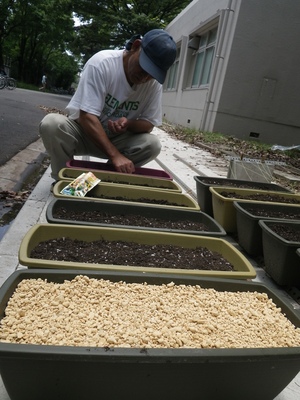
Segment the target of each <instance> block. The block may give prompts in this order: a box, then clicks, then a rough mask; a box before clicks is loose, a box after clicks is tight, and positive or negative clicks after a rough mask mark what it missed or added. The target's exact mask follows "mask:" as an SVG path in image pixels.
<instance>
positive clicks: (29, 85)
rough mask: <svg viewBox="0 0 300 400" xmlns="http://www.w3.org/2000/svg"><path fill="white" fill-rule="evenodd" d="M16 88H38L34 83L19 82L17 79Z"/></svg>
mask: <svg viewBox="0 0 300 400" xmlns="http://www.w3.org/2000/svg"><path fill="white" fill-rule="evenodd" d="M17 88H20V89H27V90H35V91H38V90H39V88H38V87H37V86H35V85H32V84H30V83H24V82H19V81H17Z"/></svg>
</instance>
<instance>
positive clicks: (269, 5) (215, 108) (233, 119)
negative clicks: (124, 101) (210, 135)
mask: <svg viewBox="0 0 300 400" xmlns="http://www.w3.org/2000/svg"><path fill="white" fill-rule="evenodd" d="M215 18H217V19H219V31H218V39H217V44H216V51H215V56H216V57H215V59H214V64H213V70H212V75H211V79H210V84H209V85H208V86H204V87H200V88H197V89H189V90H188V89H184V79H185V74H186V70H187V68H188V65H186V57H187V54H188V50H187V43H188V39H189V35H191V34H192V33H193V32H194V31H195V30H197V29H198V28H199V27H201V26H202V25H206V23H208V24H209V21H210V20H212V19H215ZM299 20H300V2H298V1H295V0H263V1H261V0H232V1H230V0H229V1H228V0H214V1H213V2H212V1H210V0H196V1H194V2H192V3H190V5H189V6H188V7H187V8H186V9H185V10H184V11H183V12H182V13H181V14H180V15H179V16H177V18H175V19H174V20H173V21H172V22H171V24H170V25H169V26H168V27H167V30H168V32H169V33H170V34H171V35H172V36H173V37H174V40H175V41H176V42H177V43H179V44H180V43H181V45H182V46H181V55H180V68H179V77H180V78H179V81H178V86H177V90H174V91H164V95H163V114H164V116H165V118H166V119H167V120H168V121H170V122H172V123H176V124H181V125H183V126H190V127H193V128H196V129H201V130H206V131H215V132H222V133H225V134H228V135H233V136H236V137H239V138H241V139H249V138H254V139H258V140H261V141H263V142H266V143H277V144H282V145H292V144H299V141H300V136H299V135H300V129H299V128H300V112H299V106H300V99H299V93H300V80H299V79H298V74H299V72H298V69H299V65H300V52H299V50H298V44H297V43H296V42H297V41H298V37H299V33H300V24H299Z"/></svg>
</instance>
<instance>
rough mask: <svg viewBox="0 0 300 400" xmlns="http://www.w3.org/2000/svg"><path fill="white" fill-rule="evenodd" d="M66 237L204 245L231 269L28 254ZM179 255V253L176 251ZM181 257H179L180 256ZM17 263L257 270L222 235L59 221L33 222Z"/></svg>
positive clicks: (250, 273) (241, 273)
mask: <svg viewBox="0 0 300 400" xmlns="http://www.w3.org/2000/svg"><path fill="white" fill-rule="evenodd" d="M63 237H69V238H71V239H79V240H84V241H86V242H91V241H94V240H100V239H103V240H108V241H123V242H135V243H140V244H150V245H151V244H170V245H175V246H180V247H183V248H191V249H194V248H196V247H206V248H208V249H209V250H212V251H216V252H218V253H220V254H221V255H222V256H223V257H224V258H225V259H226V260H227V261H229V262H230V263H231V264H232V265H233V267H234V271H213V270H185V269H180V268H178V269H177V268H174V269H171V268H155V267H139V266H130V265H123V266H122V265H121V266H120V265H109V264H101V263H99V264H91V263H82V262H81V263H80V262H71V261H52V260H42V259H35V258H31V256H30V254H31V251H32V250H33V249H34V248H35V247H36V246H37V245H38V244H39V243H40V242H42V241H45V240H48V239H55V238H63ZM179 256H180V255H179ZM179 259H180V258H179ZM19 260H20V263H21V264H23V265H25V266H28V267H31V268H67V269H70V268H81V269H99V270H116V271H141V270H142V271H144V272H145V273H146V272H155V273H157V274H164V273H168V274H170V273H172V274H174V275H177V274H184V275H187V276H189V275H197V276H215V277H224V278H225V277H226V278H237V279H251V278H255V276H256V272H255V270H254V268H253V266H252V265H251V263H250V262H249V261H248V260H247V259H246V257H244V256H243V255H242V253H241V252H239V251H238V250H237V249H236V248H235V247H234V246H233V245H231V244H230V243H229V242H228V241H226V240H224V239H221V238H213V237H205V236H195V235H184V234H175V233H165V232H150V231H142V230H133V229H114V228H100V227H91V226H89V227H87V226H76V225H64V224H61V225H58V224H36V225H34V226H33V227H32V228H31V229H30V230H29V231H28V232H27V233H26V235H25V236H24V238H23V240H22V242H21V245H20V250H19Z"/></svg>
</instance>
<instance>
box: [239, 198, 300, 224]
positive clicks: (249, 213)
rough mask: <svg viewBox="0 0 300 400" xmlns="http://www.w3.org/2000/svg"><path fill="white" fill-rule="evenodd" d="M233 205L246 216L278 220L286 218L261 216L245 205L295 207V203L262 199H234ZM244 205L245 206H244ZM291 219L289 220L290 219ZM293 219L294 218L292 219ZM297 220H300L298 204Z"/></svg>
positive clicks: (267, 207) (270, 207) (269, 207)
mask: <svg viewBox="0 0 300 400" xmlns="http://www.w3.org/2000/svg"><path fill="white" fill-rule="evenodd" d="M233 205H234V207H235V208H236V210H238V211H239V212H241V213H243V214H245V215H247V216H248V217H251V218H252V219H255V220H261V219H264V220H272V221H273V220H278V221H282V220H285V221H287V219H286V218H279V217H267V216H266V217H261V216H258V215H254V214H252V213H251V212H249V211H248V210H247V206H249V207H255V208H259V206H263V207H266V209H270V210H271V209H272V208H276V209H277V208H286V207H290V206H291V208H295V205H293V204H288V203H275V202H263V201H234V202H233ZM244 206H246V207H244ZM290 221H291V220H290ZM293 221H295V220H293ZM297 221H299V222H300V205H299V220H298V219H297Z"/></svg>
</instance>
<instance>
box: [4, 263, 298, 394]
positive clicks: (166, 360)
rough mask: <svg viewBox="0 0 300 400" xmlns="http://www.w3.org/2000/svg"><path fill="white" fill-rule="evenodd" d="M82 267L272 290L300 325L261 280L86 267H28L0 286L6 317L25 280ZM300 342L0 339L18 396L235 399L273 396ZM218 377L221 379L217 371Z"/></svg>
mask: <svg viewBox="0 0 300 400" xmlns="http://www.w3.org/2000/svg"><path fill="white" fill-rule="evenodd" d="M78 274H85V275H88V276H89V277H90V278H94V279H108V280H110V281H114V282H119V281H125V282H127V283H134V282H136V283H143V282H147V283H148V284H155V285H161V284H168V283H169V282H171V281H173V282H174V283H175V284H185V285H201V287H203V288H206V289H207V288H213V289H215V290H218V291H230V292H238V291H239V292H240V291H247V292H248V291H250V292H253V291H256V292H259V293H267V294H268V296H269V297H270V298H272V300H273V301H274V302H275V304H276V305H277V306H278V307H280V308H281V309H282V312H283V313H284V314H285V315H286V316H287V318H288V319H289V320H290V321H291V322H292V323H293V324H295V326H297V327H300V319H299V314H297V313H296V311H295V310H293V308H292V307H291V306H290V305H289V304H288V303H287V302H285V300H284V298H282V297H279V296H278V295H277V294H276V293H275V292H273V291H271V290H270V289H268V288H267V287H265V286H264V285H262V284H259V283H253V282H247V281H239V280H235V281H232V280H227V279H226V280H222V279H212V278H196V277H189V278H187V277H183V276H178V277H174V276H168V275H165V276H155V275H152V274H148V275H145V274H143V273H134V274H133V273H126V272H123V273H121V274H120V273H114V272H110V271H101V272H100V271H86V270H75V271H74V270H73V271H66V270H56V271H53V270H21V271H17V272H15V273H13V274H12V275H11V276H10V277H9V278H8V279H7V281H6V282H5V283H4V284H3V286H2V287H1V288H0V318H3V316H4V310H5V307H6V304H7V302H8V300H9V298H10V297H11V296H12V294H13V292H14V290H15V288H16V286H17V285H18V284H19V283H20V282H21V281H22V280H24V279H42V280H47V281H48V282H54V283H63V282H64V281H65V280H72V279H74V278H75V277H76V276H77V275H78ZM299 369H300V348H299V347H294V348H285V347H283V348H267V349H261V348H257V349H253V348H240V349H235V348H233V349H187V348H180V349H168V348H162V349H147V348H146V349H141V348H113V349H112V348H107V347H106V348H102V347H98V348H95V347H71V346H53V345H52V346H48V345H29V344H28V345H26V344H11V343H4V342H0V372H1V377H2V379H3V382H4V385H5V387H6V390H7V392H8V394H9V396H10V398H11V399H12V400H41V394H42V399H43V400H54V399H55V400H67V399H72V400H82V399H88V400H99V399H100V398H101V399H105V400H116V399H142V400H153V399H164V400H183V399H209V400H219V399H233V400H241V399H243V400H253V399H264V400H273V399H274V398H275V397H276V396H277V394H279V393H280V392H281V391H282V390H283V389H284V388H285V387H286V386H287V385H288V384H289V383H290V382H291V381H292V379H293V378H294V377H295V376H296V375H297V373H298V371H299ZM217 377H222V379H218V382H217V384H216V378H217Z"/></svg>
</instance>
